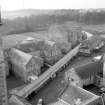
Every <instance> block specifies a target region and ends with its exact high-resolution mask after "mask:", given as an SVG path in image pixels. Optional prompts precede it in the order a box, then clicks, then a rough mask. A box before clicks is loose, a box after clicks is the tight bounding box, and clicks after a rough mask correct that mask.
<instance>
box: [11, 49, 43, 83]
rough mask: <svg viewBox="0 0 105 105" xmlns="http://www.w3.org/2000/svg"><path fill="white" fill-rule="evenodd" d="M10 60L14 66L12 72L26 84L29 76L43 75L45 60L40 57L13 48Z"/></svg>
mask: <svg viewBox="0 0 105 105" xmlns="http://www.w3.org/2000/svg"><path fill="white" fill-rule="evenodd" d="M10 60H11V63H12V66H13V67H12V72H13V73H14V74H15V75H16V76H18V77H20V78H21V79H22V80H23V81H24V82H27V79H28V77H29V76H33V75H34V76H39V75H40V74H41V67H42V66H43V59H42V58H40V57H37V56H32V55H30V54H27V53H24V52H22V51H20V50H18V49H15V48H11V52H10Z"/></svg>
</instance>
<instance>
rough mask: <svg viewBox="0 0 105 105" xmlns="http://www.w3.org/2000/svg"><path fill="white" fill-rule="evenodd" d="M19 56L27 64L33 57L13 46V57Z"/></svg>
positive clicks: (20, 60)
mask: <svg viewBox="0 0 105 105" xmlns="http://www.w3.org/2000/svg"><path fill="white" fill-rule="evenodd" d="M14 56H17V57H18V60H19V62H21V63H22V64H27V63H28V61H29V60H30V59H31V58H32V55H30V54H27V53H24V52H22V51H20V50H18V49H15V48H12V49H11V57H14Z"/></svg>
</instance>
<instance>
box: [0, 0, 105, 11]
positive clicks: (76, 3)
mask: <svg viewBox="0 0 105 105" xmlns="http://www.w3.org/2000/svg"><path fill="white" fill-rule="evenodd" d="M0 5H1V9H2V10H5V11H13V10H20V9H89V8H105V0H0Z"/></svg>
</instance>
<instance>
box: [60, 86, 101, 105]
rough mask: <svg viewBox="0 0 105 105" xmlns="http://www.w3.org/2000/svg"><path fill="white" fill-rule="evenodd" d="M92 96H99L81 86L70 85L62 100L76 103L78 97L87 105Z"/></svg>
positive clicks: (72, 103) (83, 104)
mask: <svg viewBox="0 0 105 105" xmlns="http://www.w3.org/2000/svg"><path fill="white" fill-rule="evenodd" d="M92 98H94V99H96V98H99V97H98V96H97V95H95V94H93V93H90V92H88V91H86V90H84V89H82V88H80V87H75V86H71V85H69V86H68V88H67V89H66V90H65V91H64V93H63V94H62V95H61V96H60V98H59V99H61V101H62V100H63V101H65V102H67V103H68V104H70V105H74V104H75V101H76V100H77V99H80V100H81V105H85V103H86V102H89V100H91V99H92Z"/></svg>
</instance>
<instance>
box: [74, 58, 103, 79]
mask: <svg viewBox="0 0 105 105" xmlns="http://www.w3.org/2000/svg"><path fill="white" fill-rule="evenodd" d="M74 70H75V71H76V73H77V75H78V76H79V77H80V78H81V79H87V78H88V77H90V76H92V75H95V74H97V73H99V72H102V70H103V63H102V62H101V61H93V60H92V59H91V60H87V61H86V60H85V61H83V62H82V63H81V64H80V65H79V66H76V67H74Z"/></svg>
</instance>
